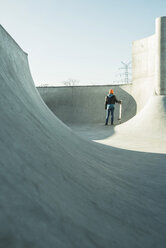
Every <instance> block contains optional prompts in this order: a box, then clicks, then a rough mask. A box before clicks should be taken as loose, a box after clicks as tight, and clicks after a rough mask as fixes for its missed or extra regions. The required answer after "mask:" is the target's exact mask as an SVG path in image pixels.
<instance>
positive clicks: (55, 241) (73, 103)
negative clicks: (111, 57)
mask: <svg viewBox="0 0 166 248" xmlns="http://www.w3.org/2000/svg"><path fill="white" fill-rule="evenodd" d="M165 51H166V17H160V18H157V19H156V31H155V34H154V35H152V36H150V37H147V38H143V39H141V40H138V41H134V42H133V44H132V66H133V82H132V84H130V85H122V86H120V85H119V86H111V85H110V86H109V85H105V86H104V85H103V86H75V87H74V86H73V87H38V88H36V87H35V85H34V82H33V79H32V77H31V73H30V69H29V64H28V55H27V54H26V53H25V52H24V51H23V50H22V48H20V47H19V45H18V44H17V43H16V41H14V40H13V38H12V37H11V36H10V35H9V34H8V33H7V31H6V30H4V28H3V27H2V26H0V87H1V89H0V92H1V98H0V99H1V104H0V108H1V111H0V114H1V121H0V126H1V129H0V149H1V158H0V164H1V167H0V178H1V180H0V182H1V187H0V209H1V211H0V223H1V225H0V247H5V248H8V247H17V248H19V247H20V248H22V247H35V248H36V247H40V248H42V247H43V248H45V247H58V248H59V247H62V248H66V247H67V248H70V247H71V248H73V247H76V248H77V247H81V248H83V247H86V248H96V247H100V248H110V247H113V248H121V247H123V248H129V247H140V248H142V247H146V248H152V247H157V248H158V247H159V248H162V247H165V243H166V237H165V229H166V211H165V206H166V193H165V186H166V162H165V160H166V145H165V144H166V77H165V76H166V52H165ZM110 88H113V89H114V92H115V94H116V96H117V98H118V99H121V100H122V120H121V123H120V122H119V121H118V120H117V119H118V111H119V108H118V107H119V106H118V104H117V105H116V107H115V108H116V112H115V125H114V126H110V125H108V126H104V122H105V110H104V98H105V96H106V95H107V94H108V91H109V89H110Z"/></svg>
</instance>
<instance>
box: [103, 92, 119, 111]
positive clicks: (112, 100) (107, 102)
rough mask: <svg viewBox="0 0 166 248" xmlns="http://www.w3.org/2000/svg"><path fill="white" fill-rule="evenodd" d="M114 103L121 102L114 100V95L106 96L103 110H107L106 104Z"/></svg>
mask: <svg viewBox="0 0 166 248" xmlns="http://www.w3.org/2000/svg"><path fill="white" fill-rule="evenodd" d="M116 102H117V103H121V101H118V100H117V99H116V96H115V95H112V94H110V95H108V96H106V99H105V109H107V104H115V103H116Z"/></svg>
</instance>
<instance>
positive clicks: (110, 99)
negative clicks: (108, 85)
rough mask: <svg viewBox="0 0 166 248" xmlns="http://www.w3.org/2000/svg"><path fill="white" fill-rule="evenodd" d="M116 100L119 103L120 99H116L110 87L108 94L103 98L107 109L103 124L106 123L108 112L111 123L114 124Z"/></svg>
mask: <svg viewBox="0 0 166 248" xmlns="http://www.w3.org/2000/svg"><path fill="white" fill-rule="evenodd" d="M116 102H117V103H121V101H118V100H117V99H116V96H115V95H114V91H113V89H110V90H109V94H108V95H107V96H106V98H105V109H106V110H107V116H106V121H105V125H108V119H109V116H110V113H111V125H113V124H114V109H115V103H116Z"/></svg>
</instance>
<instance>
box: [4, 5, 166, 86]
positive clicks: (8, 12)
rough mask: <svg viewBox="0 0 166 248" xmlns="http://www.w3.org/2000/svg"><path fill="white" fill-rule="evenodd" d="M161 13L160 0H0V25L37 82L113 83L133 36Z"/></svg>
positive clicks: (151, 27)
mask: <svg viewBox="0 0 166 248" xmlns="http://www.w3.org/2000/svg"><path fill="white" fill-rule="evenodd" d="M165 15H166V1H165V0H146V1H145V0H139V1H132V0H13V1H11V0H0V20H1V25H2V26H3V27H4V28H5V29H6V30H7V31H8V32H9V33H10V35H11V36H12V37H13V38H14V39H15V40H16V42H17V43H18V44H19V45H20V46H21V47H22V49H23V50H24V51H25V52H27V53H28V57H29V64H30V69H31V73H32V76H33V79H34V81H35V84H36V85H39V84H44V83H47V84H52V85H56V84H59V83H61V82H63V81H65V80H67V79H68V78H73V79H77V80H79V81H80V84H90V83H97V84H99V83H100V84H109V83H112V81H113V80H115V79H116V74H117V73H118V72H119V71H118V68H119V67H121V61H124V62H125V63H127V62H128V61H130V60H131V48H132V41H134V40H137V39H142V38H145V37H147V36H150V35H153V34H154V32H155V19H156V18H157V17H159V16H165Z"/></svg>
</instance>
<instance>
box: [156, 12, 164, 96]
mask: <svg viewBox="0 0 166 248" xmlns="http://www.w3.org/2000/svg"><path fill="white" fill-rule="evenodd" d="M155 61H156V65H155V68H156V71H155V75H156V78H155V92H156V94H157V95H166V17H165V16H164V17H159V18H157V19H156V58H155Z"/></svg>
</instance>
